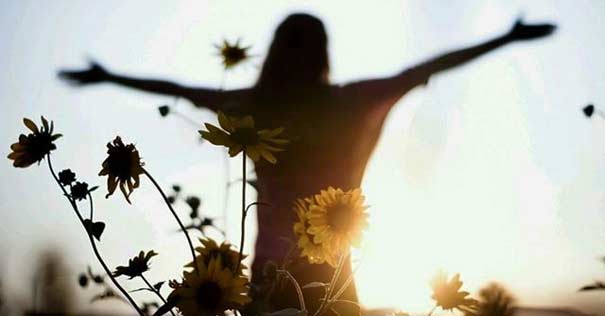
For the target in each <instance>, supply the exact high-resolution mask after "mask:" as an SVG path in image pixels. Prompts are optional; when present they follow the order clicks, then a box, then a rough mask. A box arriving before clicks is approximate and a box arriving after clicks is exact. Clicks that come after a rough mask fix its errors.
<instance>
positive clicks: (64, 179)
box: [59, 169, 76, 186]
mask: <svg viewBox="0 0 605 316" xmlns="http://www.w3.org/2000/svg"><path fill="white" fill-rule="evenodd" d="M74 181H76V174H75V173H74V172H73V171H71V169H65V170H62V171H61V172H59V182H60V183H61V185H64V186H65V185H70V184H72V183H73V182H74Z"/></svg>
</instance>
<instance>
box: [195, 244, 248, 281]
mask: <svg viewBox="0 0 605 316" xmlns="http://www.w3.org/2000/svg"><path fill="white" fill-rule="evenodd" d="M200 242H201V243H202V245H203V246H202V247H197V248H195V251H197V252H198V253H199V256H197V257H196V260H202V261H203V262H204V264H205V265H206V266H209V265H210V261H211V260H212V259H218V258H220V259H221V263H222V265H223V267H225V268H228V269H229V270H230V271H231V272H232V273H233V274H235V275H236V276H240V275H243V270H244V269H245V268H246V266H245V265H244V264H242V263H240V265H239V269H238V271H237V272H235V269H236V268H237V261H238V260H239V252H238V251H237V250H235V249H233V247H232V245H231V244H230V243H229V242H227V241H223V242H222V243H221V244H220V245H219V244H218V243H217V242H216V241H214V240H212V239H205V238H200ZM244 258H246V255H242V260H243V259H244ZM186 267H190V268H193V267H194V265H193V262H190V263H188V264H187V265H186Z"/></svg>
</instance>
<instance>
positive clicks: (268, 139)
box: [199, 112, 288, 163]
mask: <svg viewBox="0 0 605 316" xmlns="http://www.w3.org/2000/svg"><path fill="white" fill-rule="evenodd" d="M218 122H219V124H220V126H221V128H222V129H221V128H218V127H216V126H214V125H212V124H209V123H206V124H204V125H205V126H206V128H207V129H208V130H207V131H204V130H201V131H199V133H200V134H201V135H202V138H204V139H206V140H208V141H209V142H211V143H212V144H214V145H219V146H225V147H227V148H229V155H230V156H231V157H234V156H236V155H237V154H238V153H239V152H241V151H242V150H244V151H245V152H246V155H248V157H250V159H252V160H254V161H258V160H259V159H260V158H261V157H262V158H264V159H265V160H267V161H268V162H270V163H276V162H277V159H276V158H275V156H274V155H273V154H272V152H278V151H283V149H282V148H279V147H277V146H279V145H284V144H286V143H288V141H287V140H285V139H281V138H276V137H277V136H278V135H279V134H281V133H282V132H283V131H284V129H283V128H276V129H263V130H257V129H256V128H255V127H254V119H252V117H251V116H244V117H243V118H237V117H228V116H226V115H225V114H223V113H222V112H219V113H218Z"/></svg>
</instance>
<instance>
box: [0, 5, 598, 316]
mask: <svg viewBox="0 0 605 316" xmlns="http://www.w3.org/2000/svg"><path fill="white" fill-rule="evenodd" d="M0 8H1V10H0V25H1V27H0V43H2V49H1V50H0V56H1V58H0V69H2V72H1V74H0V104H1V105H2V109H3V112H2V115H1V118H0V120H1V122H0V126H1V128H0V144H4V145H3V146H4V148H5V154H8V152H9V145H10V144H11V143H13V142H14V141H15V140H16V139H17V136H18V135H19V133H22V132H24V131H25V127H24V126H23V125H22V122H21V119H22V117H30V118H32V119H35V121H39V116H40V115H44V116H45V117H47V118H48V119H52V120H54V121H55V128H56V130H57V131H58V132H60V133H62V134H64V137H63V138H62V139H60V140H59V141H57V145H58V147H59V149H58V150H56V151H55V152H53V157H54V163H55V165H56V168H57V169H62V168H68V167H69V168H71V169H72V170H74V171H76V172H77V173H78V175H79V177H80V178H81V179H82V180H85V181H87V182H89V183H91V185H92V184H99V185H102V184H103V183H104V180H105V179H104V178H99V177H97V176H96V174H97V173H98V171H99V169H100V164H101V162H102V161H103V159H104V158H105V149H106V148H105V144H106V143H107V142H108V141H110V140H111V139H113V138H114V137H115V135H117V134H119V135H122V137H123V138H124V140H125V141H128V142H134V143H136V145H137V147H138V149H139V151H140V152H141V155H142V157H143V159H144V160H145V162H146V166H147V169H148V170H149V171H150V172H151V173H152V174H153V175H155V177H156V178H157V179H159V181H160V183H161V184H162V185H163V186H164V187H166V188H169V186H170V185H171V184H173V183H180V184H181V185H183V187H184V188H185V190H186V191H187V193H199V194H200V195H201V196H202V198H203V199H204V205H203V208H202V211H203V212H206V213H205V214H208V215H211V216H221V203H222V200H223V194H224V192H223V191H222V189H221V188H222V183H223V181H224V180H225V178H224V172H223V167H222V164H223V161H224V160H223V156H224V152H223V150H222V149H220V148H218V147H213V146H210V145H208V144H203V145H200V144H199V141H198V139H197V137H198V134H197V132H196V128H193V127H192V126H189V125H187V124H186V123H184V122H182V121H180V120H178V119H177V118H175V117H169V118H166V119H162V118H160V117H159V115H158V114H157V110H156V107H157V106H158V105H161V104H163V103H169V102H172V98H169V97H162V96H156V95H149V94H143V93H138V92H133V91H129V90H125V89H120V88H117V87H116V86H111V85H100V86H95V87H90V88H85V89H75V88H72V87H70V86H68V85H66V84H65V83H63V82H60V81H59V80H57V78H56V72H57V70H58V69H60V68H62V67H83V66H85V65H86V61H87V59H88V58H94V59H96V60H98V61H99V62H101V63H102V64H103V65H105V66H106V67H107V68H108V69H109V70H112V71H116V72H119V73H124V74H131V75H137V76H152V77H158V78H168V79H171V80H175V81H179V82H182V83H187V84H193V85H200V86H205V87H218V86H219V85H220V82H221V77H222V74H223V71H222V66H221V65H220V60H219V59H218V58H217V57H216V56H215V48H214V47H213V44H214V43H218V42H220V41H221V40H222V39H224V38H226V39H229V40H235V39H238V38H241V39H242V42H243V43H244V44H249V45H252V49H251V52H252V54H254V55H256V56H257V57H255V59H253V61H252V62H250V63H249V64H248V65H247V66H243V67H241V68H238V69H235V70H234V71H232V72H230V73H228V74H227V76H226V79H225V82H226V87H227V88H236V87H244V86H248V85H251V84H253V83H254V81H255V79H256V76H257V74H258V67H259V66H260V64H261V62H262V60H263V58H264V55H265V52H266V49H267V47H268V45H269V42H270V40H271V37H272V34H273V31H274V29H275V26H276V25H277V24H278V23H279V22H280V21H281V20H282V19H283V18H284V17H285V16H286V15H288V14H289V13H292V12H298V11H303V12H308V13H312V14H315V15H317V16H318V17H320V18H321V19H322V20H323V21H324V23H325V24H326V27H327V29H328V35H329V45H330V47H329V49H330V58H331V70H332V73H331V80H333V81H334V82H336V83H346V82H348V81H351V80H356V79H360V78H368V77H377V76H384V75H388V74H392V73H394V72H396V71H398V70H401V69H403V68H404V67H407V66H411V65H413V64H414V63H417V62H420V61H422V60H424V59H426V58H428V57H431V56H434V55H435V54H437V53H440V52H443V51H444V50H448V49H454V48H459V47H463V46H464V45H468V44H474V43H478V42H480V41H482V40H487V39H489V38H491V37H493V36H497V35H499V34H501V33H502V32H505V31H506V30H508V29H509V27H510V26H511V25H512V23H513V22H514V20H515V19H516V18H517V17H518V16H521V15H522V16H524V17H525V19H526V20H527V21H528V22H532V21H534V22H554V23H557V24H559V29H558V30H557V32H556V34H555V35H554V36H553V37H551V38H548V39H545V40H542V41H537V42H532V43H518V44H512V45H510V46H508V47H505V48H503V49H500V50H499V51H497V52H494V53H492V54H491V55H489V56H486V57H483V58H481V59H479V60H477V61H475V62H473V63H471V64H469V65H466V66H464V67H462V68H459V69H456V70H454V71H450V72H447V73H443V74H440V75H438V76H435V77H434V78H432V79H431V80H430V82H429V84H428V86H426V87H424V88H418V89H415V90H414V91H412V92H411V93H410V94H408V95H407V96H405V97H404V98H403V99H402V100H401V102H400V103H399V104H398V105H397V106H396V107H395V108H394V109H393V111H392V112H391V114H390V117H389V120H388V122H387V124H386V126H385V128H384V132H383V135H382V138H381V141H380V144H379V146H378V147H377V148H376V150H375V153H374V156H373V158H372V160H371V162H370V164H369V167H368V170H367V174H366V177H365V180H364V183H363V189H364V192H365V194H366V196H367V199H368V203H369V204H370V205H371V208H370V212H371V227H370V230H369V231H368V232H367V233H366V235H365V245H364V248H363V249H362V250H361V251H359V253H358V255H359V256H360V257H362V261H361V262H362V266H361V268H360V269H359V271H358V276H357V280H358V281H357V282H358V288H359V293H360V297H361V300H362V303H364V304H365V305H367V306H368V307H388V306H394V307H399V308H402V309H405V310H409V311H415V312H418V311H420V312H422V311H425V312H426V311H427V310H428V309H430V307H431V304H432V303H431V301H430V297H429V296H430V293H429V292H430V289H429V287H428V280H429V279H430V277H431V275H432V274H433V273H434V272H435V271H436V270H438V269H444V270H446V271H448V272H450V273H456V272H460V273H461V275H462V279H463V280H464V281H465V288H467V289H468V290H470V291H471V292H475V291H476V290H477V289H478V288H479V287H480V286H482V285H484V284H486V283H487V282H490V281H498V282H501V283H503V284H505V285H506V286H507V287H508V288H509V289H510V290H511V291H512V292H513V293H515V294H516V295H517V297H518V298H519V300H520V303H521V304H522V305H526V306H572V307H577V308H581V309H583V310H585V311H597V310H600V311H604V310H605V304H603V303H602V302H603V295H605V293H577V292H576V290H577V289H578V288H579V287H580V286H582V285H584V284H586V283H589V282H591V281H592V280H593V279H595V278H603V279H605V269H604V268H605V265H603V264H602V263H601V262H599V260H598V258H599V257H600V256H602V255H605V249H603V248H601V247H600V246H598V245H602V244H603V242H605V229H604V228H605V211H604V206H605V205H604V198H605V195H604V193H605V191H604V189H603V188H605V168H604V164H603V160H604V158H605V144H604V143H603V141H602V139H603V138H602V137H603V134H604V132H605V121H603V120H601V119H599V118H595V119H593V120H587V119H586V118H585V117H583V115H582V114H581V112H580V109H581V108H582V107H583V106H584V105H586V104H587V103H591V102H592V103H594V104H595V105H596V106H597V107H599V106H600V107H601V108H605V89H604V88H605V63H604V62H603V60H602V58H603V56H605V43H604V42H603V41H602V39H601V38H600V30H603V29H605V25H604V22H603V16H604V14H605V2H603V1H599V0H592V1H589V0H585V1H563V0H560V1H547V0H544V1H537V0H536V1H531V2H530V1H485V0H466V1H456V4H453V2H450V1H448V2H444V1H436V0H435V1H426V0H425V1H404V0H397V1H390V0H389V1H346V2H345V1H340V0H339V1H282V0H264V1H214V0H212V1H203V0H191V1H148V0H145V1H143V0H141V1H127V2H126V1H118V0H115V1H114V0H111V1H110V0H108V1H94V2H90V1H4V2H3V3H2V4H1V5H0ZM177 107H178V109H179V110H181V111H183V112H184V113H186V114H187V115H189V116H191V117H192V118H193V119H195V120H196V121H198V122H200V124H201V123H202V122H206V121H213V120H215V118H214V116H213V115H212V113H211V112H209V111H206V110H197V109H194V108H193V107H191V105H190V104H188V103H187V102H186V101H181V102H180V103H179V104H178V106H177ZM230 170H231V174H232V175H235V174H238V173H239V172H240V169H239V164H238V163H237V162H235V161H233V162H232V164H231V166H230ZM0 175H1V176H2V179H3V180H4V185H3V186H2V187H1V188H0V212H2V213H1V214H2V223H3V225H0V251H1V253H2V256H1V257H0V258H1V260H0V269H1V270H0V271H2V273H0V276H1V277H2V281H3V282H4V283H5V284H6V287H9V288H11V289H12V291H11V296H13V297H18V296H24V297H27V295H28V291H27V285H29V279H28V278H29V277H30V273H31V269H32V268H33V267H34V266H35V263H34V262H32V258H35V255H36V254H37V253H38V252H39V251H40V250H41V249H44V248H45V247H50V246H52V245H57V246H58V247H60V248H61V249H63V251H64V253H65V254H66V255H67V256H68V258H67V261H68V262H69V264H70V268H71V269H72V270H73V271H74V285H75V272H79V271H81V270H83V269H84V268H85V266H86V264H88V263H91V264H92V265H93V267H95V269H96V270H97V271H100V267H99V266H98V264H97V263H96V261H95V260H94V257H93V256H92V251H91V250H90V248H89V245H88V243H87V241H86V240H85V238H84V234H83V232H82V229H81V227H80V226H79V224H78V222H77V221H76V219H75V218H74V216H73V214H72V211H71V210H70V208H69V205H68V204H67V203H66V201H65V200H64V199H63V198H62V197H61V194H60V192H59V189H58V188H57V187H56V185H55V184H54V183H53V181H52V178H51V177H50V175H49V174H48V170H47V168H46V165H45V164H44V163H43V164H41V165H40V166H39V167H35V166H34V167H31V168H28V169H26V170H17V169H14V168H12V166H11V164H10V162H9V161H8V160H5V163H4V164H0ZM103 192H104V188H103V189H102V190H99V192H98V193H97V194H96V195H95V198H96V205H97V207H96V209H97V214H98V218H99V219H103V220H104V221H105V222H107V224H108V228H107V231H106V233H105V235H104V236H103V242H102V245H101V247H102V251H103V252H104V253H105V257H106V258H107V261H108V262H109V263H110V265H112V266H116V265H119V264H124V263H125V262H126V261H127V259H128V258H130V257H132V256H133V255H135V254H136V253H137V252H138V251H139V250H148V249H151V248H153V249H155V250H156V251H158V252H159V253H160V256H159V257H157V258H154V261H153V270H152V272H151V274H150V276H151V277H152V278H153V279H157V280H160V279H166V278H175V277H177V276H178V275H180V273H181V270H180V265H181V264H182V263H183V262H184V261H185V260H188V257H187V255H188V253H187V248H186V245H185V243H184V241H183V238H182V235H179V234H175V233H173V230H174V229H175V224H174V222H173V220H172V218H171V217H170V216H169V214H168V212H167V210H166V209H165V207H164V206H163V204H162V203H161V200H160V197H159V196H158V195H157V193H156V192H155V191H154V190H153V187H152V184H151V183H149V182H148V181H146V180H144V181H143V183H142V185H141V188H140V189H138V190H137V191H136V192H135V193H134V194H133V195H132V197H131V198H132V201H133V206H129V205H127V204H126V203H125V201H124V200H123V198H121V197H120V196H119V194H116V196H115V197H112V198H110V199H109V200H105V199H104V198H103ZM237 192H239V189H238V186H237V185H236V186H234V187H233V194H232V198H233V201H232V203H231V205H237ZM181 209H182V210H183V212H182V214H183V216H185V215H186V212H185V209H184V208H182V207H181ZM238 221H239V214H238V212H237V211H236V210H234V212H233V213H231V214H230V215H229V217H228V218H227V222H228V223H227V230H228V232H229V234H228V237H229V239H230V240H232V241H233V242H234V243H236V241H237V240H239V235H238V232H237V225H238ZM254 221H255V218H254V217H252V218H250V219H249V231H250V232H251V234H250V235H249V237H248V244H247V245H246V246H247V249H251V247H252V243H253V240H254V227H253V224H254ZM135 224H139V225H136V226H135ZM124 236H126V237H127V238H124ZM24 280H27V281H25V282H24ZM132 286H133V288H134V287H136V285H134V284H133V285H132ZM81 294H82V297H83V299H86V298H88V297H90V295H92V292H85V293H81ZM599 301H600V303H599ZM90 308H91V307H90V306H87V305H85V304H82V309H84V310H86V309H90ZM96 308H99V309H103V308H111V307H107V306H103V305H102V304H100V305H99V306H97V307H96ZM126 310H127V309H126Z"/></svg>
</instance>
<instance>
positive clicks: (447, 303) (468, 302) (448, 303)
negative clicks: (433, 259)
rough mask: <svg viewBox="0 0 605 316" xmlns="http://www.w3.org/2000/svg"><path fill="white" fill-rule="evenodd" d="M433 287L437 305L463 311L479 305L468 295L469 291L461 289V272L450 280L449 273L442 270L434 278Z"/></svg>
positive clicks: (445, 308)
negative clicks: (448, 278)
mask: <svg viewBox="0 0 605 316" xmlns="http://www.w3.org/2000/svg"><path fill="white" fill-rule="evenodd" d="M431 287H432V288H433V295H432V296H431V297H432V298H433V299H434V300H435V302H437V306H440V307H441V308H442V309H444V310H452V309H454V308H457V309H459V310H461V311H463V312H464V311H472V310H473V309H474V308H475V307H476V305H477V301H476V300H475V299H473V298H470V297H467V296H468V295H469V293H468V292H465V291H459V290H460V288H461V287H462V281H460V274H456V275H454V277H453V278H452V279H451V280H450V281H449V282H448V280H447V274H446V273H445V272H443V271H441V272H439V273H438V274H437V275H436V276H435V277H434V278H433V280H432V282H431Z"/></svg>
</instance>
